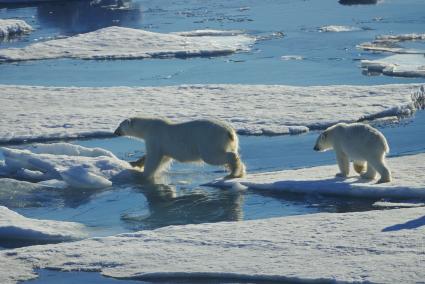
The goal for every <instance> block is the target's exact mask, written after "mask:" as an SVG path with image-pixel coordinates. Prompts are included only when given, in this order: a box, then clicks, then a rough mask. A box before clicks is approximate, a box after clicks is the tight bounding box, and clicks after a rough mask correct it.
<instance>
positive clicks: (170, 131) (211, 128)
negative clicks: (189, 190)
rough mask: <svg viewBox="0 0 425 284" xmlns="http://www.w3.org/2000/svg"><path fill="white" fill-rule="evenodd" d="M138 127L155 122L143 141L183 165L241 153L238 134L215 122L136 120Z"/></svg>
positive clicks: (223, 124) (227, 126)
mask: <svg viewBox="0 0 425 284" xmlns="http://www.w3.org/2000/svg"><path fill="white" fill-rule="evenodd" d="M137 121H138V122H137V123H138V124H145V125H146V124H150V123H154V127H149V128H150V129H149V132H151V133H150V134H148V135H145V137H144V139H145V142H146V145H147V147H152V148H157V149H158V150H159V151H160V152H161V153H162V154H163V155H166V156H169V157H172V158H174V159H176V160H178V161H181V162H189V161H199V160H202V158H203V157H205V156H206V155H207V156H208V155H217V154H219V153H225V152H227V151H230V152H237V151H238V139H237V135H236V134H235V131H234V130H233V129H232V128H231V127H230V126H229V125H227V124H225V123H223V122H219V121H216V120H193V121H189V122H184V123H172V122H169V121H159V122H151V120H143V119H137Z"/></svg>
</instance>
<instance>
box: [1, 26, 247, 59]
mask: <svg viewBox="0 0 425 284" xmlns="http://www.w3.org/2000/svg"><path fill="white" fill-rule="evenodd" d="M206 34H208V35H210V36H205V35H206ZM254 42H255V38H254V37H250V36H247V35H244V34H234V35H230V34H229V33H226V32H223V31H211V30H207V31H205V32H203V31H202V30H200V31H195V32H187V33H181V34H170V33H169V34H166V33H155V32H149V31H145V30H139V29H131V28H124V27H107V28H103V29H100V30H96V31H93V32H89V33H85V34H79V35H76V36H72V37H68V38H62V39H54V40H48V41H45V42H39V43H34V44H31V45H29V46H27V47H24V48H9V49H2V50H0V60H5V61H20V60H38V59H54V58H78V59H137V58H138V59H141V58H165V57H180V58H186V57H192V56H217V55H223V54H230V53H234V52H238V51H248V50H249V49H250V46H251V45H252V44H253V43H254Z"/></svg>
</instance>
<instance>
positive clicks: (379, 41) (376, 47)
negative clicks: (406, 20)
mask: <svg viewBox="0 0 425 284" xmlns="http://www.w3.org/2000/svg"><path fill="white" fill-rule="evenodd" d="M417 40H425V34H399V35H380V36H377V37H376V38H375V40H374V41H372V42H364V43H361V44H359V45H358V46H357V47H358V48H361V49H363V50H368V51H376V52H392V53H400V54H425V50H424V49H412V48H405V47H403V46H401V45H399V43H400V42H403V41H417Z"/></svg>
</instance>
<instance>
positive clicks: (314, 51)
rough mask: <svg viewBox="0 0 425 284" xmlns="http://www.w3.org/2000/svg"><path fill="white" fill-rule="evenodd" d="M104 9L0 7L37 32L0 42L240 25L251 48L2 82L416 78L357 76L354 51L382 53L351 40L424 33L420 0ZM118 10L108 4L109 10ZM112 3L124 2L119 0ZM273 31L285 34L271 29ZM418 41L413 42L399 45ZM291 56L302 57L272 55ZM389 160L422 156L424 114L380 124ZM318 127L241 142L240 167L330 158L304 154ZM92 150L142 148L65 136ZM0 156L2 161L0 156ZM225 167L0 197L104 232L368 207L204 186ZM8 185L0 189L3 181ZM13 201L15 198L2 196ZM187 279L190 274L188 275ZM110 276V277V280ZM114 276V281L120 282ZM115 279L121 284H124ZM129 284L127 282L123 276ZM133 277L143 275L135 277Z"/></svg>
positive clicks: (33, 72)
mask: <svg viewBox="0 0 425 284" xmlns="http://www.w3.org/2000/svg"><path fill="white" fill-rule="evenodd" d="M122 2H123V3H124V4H125V5H126V7H127V8H125V9H112V8H111V7H107V6H108V5H109V4H114V3H117V1H115V0H105V1H104V2H102V3H101V4H93V3H94V2H92V1H59V2H57V3H40V4H34V5H7V6H1V5H0V18H20V19H24V20H26V21H27V22H28V23H30V24H31V25H33V26H34V27H35V28H36V30H35V31H34V32H33V33H31V34H29V35H26V36H23V37H19V38H15V39H14V40H12V41H7V42H0V48H12V47H24V46H27V45H29V44H31V43H34V42H38V41H43V40H46V39H50V38H54V37H58V36H71V35H74V34H78V33H82V32H89V31H93V30H96V29H99V28H102V27H107V26H111V25H119V26H124V27H133V28H142V29H146V30H150V31H154V32H172V31H183V30H194V29H205V28H211V29H225V30H230V29H241V30H245V31H246V32H247V33H248V34H250V35H253V36H257V37H263V40H260V41H258V42H257V43H256V44H255V45H254V46H253V47H252V50H251V51H250V52H246V53H239V54H233V55H229V56H221V57H213V58H190V59H185V60H182V59H152V60H103V61H91V60H71V59H58V60H44V61H29V62H20V63H2V64H0V84H24V85H44V86H161V85H176V84H190V83H195V84H200V83H241V84H288V85H300V86H307V85H330V84H354V85H375V84H387V83H412V82H420V83H423V82H425V80H424V79H423V78H422V79H420V78H396V77H387V76H367V75H365V74H363V73H362V70H361V69H360V67H359V65H360V62H359V60H360V59H376V58H382V57H384V56H387V55H388V54H381V53H370V52H364V51H361V50H358V49H357V48H356V45H357V44H360V43H362V42H366V41H372V40H373V39H374V38H375V36H376V35H380V34H398V33H423V32H424V27H425V14H424V12H423V11H424V10H425V9H424V8H425V3H424V2H423V0H385V1H381V2H379V4H377V5H341V4H340V3H339V2H350V1H344V0H341V1H337V0H320V1H319V0H286V1H280V0H255V1H254V0H248V1H241V0H234V1H225V0H218V1H201V0H174V1H165V0H156V1H150V0H134V1H128V0H124V1H122ZM115 8H117V7H115ZM121 8H122V7H121ZM323 25H347V26H354V27H358V28H361V30H359V31H355V32H342V33H323V32H319V31H318V28H319V27H320V26H323ZM279 33H283V34H284V36H283V37H281V36H279ZM402 44H403V45H404V46H406V47H410V48H423V47H424V43H423V42H406V43H402ZM287 55H296V56H301V57H303V58H304V59H303V60H288V61H285V60H282V59H281V57H282V56H287ZM380 129H381V131H382V132H383V133H384V134H385V135H386V137H387V139H388V141H389V144H390V147H391V153H390V156H399V155H409V154H415V153H421V152H425V143H424V141H425V113H424V111H422V112H418V113H417V115H416V116H415V117H413V118H411V119H408V120H405V121H403V122H402V123H400V124H396V125H387V126H381V127H380ZM317 135H318V133H315V132H312V133H307V134H303V135H298V136H277V137H245V136H242V137H241V138H240V143H241V152H242V157H243V160H244V161H245V163H246V164H247V167H248V170H249V172H263V171H275V170H284V169H293V168H301V167H312V166H317V165H325V164H331V163H335V158H334V155H333V153H332V152H327V153H316V152H314V151H312V147H313V144H314V141H315V139H316V137H317ZM73 143H76V144H79V145H83V146H87V147H102V148H106V149H109V150H111V151H112V152H114V153H115V154H116V155H117V156H118V157H120V158H122V159H125V160H133V159H135V158H137V157H139V156H141V155H142V154H143V152H144V145H143V143H141V142H140V141H135V140H130V139H126V138H113V139H112V138H111V139H92V140H81V141H74V142H73ZM0 159H3V157H2V156H1V154H0ZM224 174H225V172H224V171H223V170H222V169H220V168H217V167H212V166H206V165H205V166H199V165H187V164H185V165H183V164H178V163H175V164H174V165H173V166H172V167H171V169H170V171H169V172H168V173H167V174H166V180H165V181H164V183H163V184H157V185H147V184H143V183H140V184H139V183H136V182H134V181H133V182H129V183H123V182H120V183H116V184H114V186H113V187H112V188H108V189H104V190H98V191H87V190H86V191H84V190H80V191H76V190H75V189H74V190H45V191H40V192H36V193H35V192H27V191H23V192H16V191H13V190H12V191H6V192H1V191H2V190H3V191H4V189H0V205H4V206H8V207H9V208H11V209H12V210H15V211H17V212H19V213H20V214H23V215H25V216H27V217H32V218H42V219H53V220H66V221H76V222H81V223H83V224H85V225H87V226H88V228H89V233H90V235H91V236H107V235H112V234H116V233H122V232H129V231H135V230H143V229H155V228H158V227H162V226H167V225H175V224H188V223H204V222H219V221H238V220H249V219H259V218H268V217H274V216H288V215H296V214H312V213H317V212H348V211H362V210H371V209H374V207H373V206H372V204H373V202H375V201H376V200H368V199H366V200H365V199H347V198H338V197H323V196H319V195H317V196H307V195H296V194H282V193H275V194H273V193H270V192H269V193H262V192H259V191H254V190H250V189H248V190H246V191H235V190H224V189H216V188H209V187H205V186H202V184H204V183H206V182H208V181H211V180H213V179H215V178H218V177H221V176H223V175H224ZM8 190H10V189H8ZM12 197H13V198H12ZM0 246H1V243H0ZM0 249H1V248H0ZM39 273H40V278H39V279H38V280H36V281H30V282H28V283H75V282H82V283H83V282H84V283H109V282H111V283H115V282H117V281H116V280H114V279H109V278H102V277H101V276H100V275H98V274H93V273H77V272H75V273H63V272H57V271H45V270H41V271H39ZM189 282H190V281H189ZM117 283H118V282H117ZM119 283H123V282H121V281H120V282H119ZM124 283H125V282H124ZM127 283H134V281H128V282H127ZM138 283H141V282H138Z"/></svg>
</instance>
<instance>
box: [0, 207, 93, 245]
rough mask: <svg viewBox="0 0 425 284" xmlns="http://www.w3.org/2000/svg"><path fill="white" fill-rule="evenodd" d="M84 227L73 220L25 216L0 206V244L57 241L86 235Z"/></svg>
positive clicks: (77, 238)
mask: <svg viewBox="0 0 425 284" xmlns="http://www.w3.org/2000/svg"><path fill="white" fill-rule="evenodd" d="M86 236H87V234H86V233H85V227H84V225H82V224H78V223H74V222H62V221H50V220H38V219H30V218H26V217H24V216H22V215H20V214H18V213H16V212H14V211H12V210H10V209H8V208H7V207H4V206H0V246H4V245H5V244H4V243H5V242H6V243H9V242H15V243H16V242H19V243H26V244H31V243H57V242H64V241H72V240H79V239H82V238H84V237H86Z"/></svg>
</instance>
